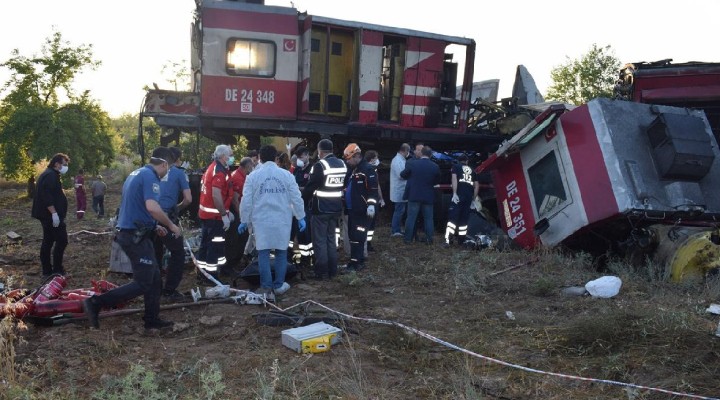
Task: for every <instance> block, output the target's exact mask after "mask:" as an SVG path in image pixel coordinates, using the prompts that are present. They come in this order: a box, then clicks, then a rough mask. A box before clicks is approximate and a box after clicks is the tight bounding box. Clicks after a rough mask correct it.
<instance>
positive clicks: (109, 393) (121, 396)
mask: <svg viewBox="0 0 720 400" xmlns="http://www.w3.org/2000/svg"><path fill="white" fill-rule="evenodd" d="M92 398H93V399H98V400H100V399H102V400H136V399H146V400H163V399H167V398H168V396H167V395H166V394H165V393H163V392H162V391H161V390H160V387H159V385H158V383H157V382H156V381H155V373H154V372H153V371H148V370H147V369H145V367H144V366H142V365H140V364H135V365H133V366H132V367H130V372H128V374H127V375H125V376H124V377H122V378H119V379H116V380H113V381H111V382H109V384H108V385H107V387H106V388H103V389H101V390H99V391H97V392H95V393H93V396H92Z"/></svg>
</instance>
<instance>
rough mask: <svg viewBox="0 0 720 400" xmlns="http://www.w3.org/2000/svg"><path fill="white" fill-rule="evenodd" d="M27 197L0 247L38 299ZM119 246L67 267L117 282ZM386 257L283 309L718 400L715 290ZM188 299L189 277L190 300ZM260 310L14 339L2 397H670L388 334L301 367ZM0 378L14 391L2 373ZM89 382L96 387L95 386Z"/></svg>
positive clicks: (549, 267)
mask: <svg viewBox="0 0 720 400" xmlns="http://www.w3.org/2000/svg"><path fill="white" fill-rule="evenodd" d="M118 185H119V184H115V185H114V186H113V184H111V185H110V191H109V196H108V200H109V205H108V210H111V209H112V208H111V207H113V205H116V204H117V201H118V200H119V196H118V195H117V191H118V190H119V186H118ZM13 190H15V191H14V192H13ZM22 190H23V189H22V188H18V189H9V190H6V191H0V233H1V232H4V231H5V230H7V229H10V228H12V229H13V230H16V231H17V232H18V233H20V234H21V235H23V237H24V239H23V242H22V243H21V244H16V243H10V242H9V241H8V240H7V239H6V238H0V249H2V250H0V251H2V253H3V255H2V257H3V258H6V259H8V260H9V263H8V264H7V265H3V266H2V271H0V280H2V281H3V282H4V283H5V284H6V285H9V286H13V287H17V286H25V287H29V288H32V287H33V286H34V285H36V284H37V283H38V282H39V275H38V274H37V272H38V271H39V266H38V265H37V250H38V247H39V232H40V229H39V224H37V223H36V221H34V220H31V219H29V218H28V217H27V215H28V213H29V204H30V203H29V202H28V201H27V200H26V199H23V196H22V193H21V191H22ZM68 198H69V200H70V201H71V204H70V208H71V209H72V208H73V207H74V204H73V203H72V202H73V198H72V196H70V195H69V196H68ZM69 224H71V225H70V226H69V227H68V230H70V231H75V230H79V229H89V230H100V229H103V228H104V226H105V225H104V222H102V221H96V220H94V219H89V220H83V221H80V222H78V221H69ZM108 247H109V246H108V242H107V240H104V239H96V238H90V237H73V238H72V239H71V243H70V246H69V247H68V251H67V252H66V256H67V259H68V268H69V269H71V271H72V272H73V281H72V284H73V286H74V287H81V286H84V285H86V284H87V283H88V281H89V279H91V278H93V279H94V278H98V277H100V276H102V275H103V274H105V273H106V270H107V256H108V254H109V249H108ZM375 247H376V248H377V251H376V252H374V253H371V255H370V258H369V260H368V262H367V265H368V268H367V269H366V270H365V271H362V272H361V273H359V274H348V275H344V276H342V277H340V279H336V280H335V281H333V282H329V283H322V284H317V283H314V282H291V284H292V285H293V289H292V290H291V291H290V292H288V295H287V296H286V297H288V299H287V300H286V304H283V305H285V306H287V305H289V304H294V303H295V302H299V301H302V300H305V299H308V298H312V299H315V300H318V301H320V302H322V303H323V304H326V305H328V306H330V307H333V308H336V309H338V310H341V311H343V312H348V313H351V314H354V315H358V316H365V317H374V318H385V319H388V320H393V321H397V322H401V323H403V324H406V325H409V326H413V327H416V328H418V329H421V330H422V331H425V332H427V333H429V334H432V335H435V336H437V337H439V338H441V339H443V340H447V341H449V342H451V343H454V344H457V345H459V346H461V347H463V348H466V349H468V350H471V351H474V352H477V353H480V354H483V355H486V356H488V357H495V358H498V359H501V360H504V361H507V362H511V363H516V364H519V365H524V366H528V367H532V368H538V369H542V370H547V371H553V372H561V373H569V374H578V375H582V376H591V377H596V378H603V379H615V380H621V381H626V382H633V383H638V384H645V385H651V386H659V387H663V388H666V389H671V390H679V391H688V392H692V393H695V394H701V395H706V396H711V395H713V394H717V393H720V383H718V380H717V378H716V377H717V376H718V375H719V374H720V367H719V366H720V340H718V338H716V337H714V336H713V335H712V333H713V332H714V331H715V328H716V327H717V324H718V320H717V317H716V316H712V315H708V314H706V313H705V312H704V310H705V308H706V307H707V305H708V303H710V302H719V301H720V281H718V279H715V280H709V281H707V282H705V283H703V284H702V285H696V284H687V285H672V284H668V283H665V282H664V281H663V280H662V279H661V278H660V275H659V271H654V270H652V269H651V268H650V269H648V268H646V269H634V268H630V267H628V266H627V265H626V264H623V263H621V262H611V263H610V264H609V266H610V270H609V271H607V272H606V273H608V274H610V273H612V274H617V275H619V276H620V277H621V278H622V280H623V287H622V290H621V292H620V294H619V295H618V296H617V297H615V298H612V299H594V298H591V297H564V296H562V295H561V294H560V291H561V289H562V288H564V287H567V286H582V285H584V284H585V283H586V282H588V281H589V280H592V279H595V278H597V277H599V276H601V275H603V273H600V272H598V271H597V270H596V268H595V266H594V265H593V262H592V260H591V259H590V258H589V257H588V256H587V255H586V254H582V253H581V254H572V253H567V252H563V251H560V250H556V249H538V250H536V251H532V252H527V251H498V250H492V249H485V250H482V251H471V250H461V249H457V248H453V249H449V250H447V249H442V248H441V247H439V246H432V247H429V246H424V245H405V244H402V241H395V240H394V239H392V240H391V239H390V238H389V232H388V229H387V227H386V226H383V225H381V226H380V227H379V228H378V229H377V230H376V242H375ZM528 261H532V262H528ZM518 265H521V266H519V267H518V268H515V269H510V268H511V267H513V266H518ZM649 267H652V266H649ZM501 271H505V272H501ZM33 272H34V273H33ZM493 274H495V275H493ZM109 278H110V279H111V280H114V281H116V282H117V283H124V282H125V281H126V280H124V278H119V277H117V276H112V275H111V276H110V277H109ZM191 286H192V287H194V286H195V282H194V278H193V276H192V274H189V276H188V277H187V278H186V279H185V281H184V283H183V286H182V289H183V290H186V289H189V287H191ZM139 304H141V303H133V306H137V305H139ZM260 311H262V309H259V308H257V307H253V306H237V305H216V306H209V307H203V308H187V309H181V310H174V311H172V312H169V313H167V314H164V316H167V317H168V318H170V319H173V320H175V321H181V322H187V323H189V324H190V328H188V329H187V330H185V331H183V332H179V333H175V334H169V335H167V336H160V337H152V338H148V337H143V336H142V332H139V331H138V329H137V327H138V326H139V324H140V321H139V317H137V316H132V317H122V318H114V319H107V320H103V322H102V324H101V325H102V327H101V329H100V330H88V329H86V328H85V326H84V325H66V326H62V327H53V328H38V327H34V326H30V327H29V329H28V330H26V331H18V330H17V329H16V328H15V326H14V325H13V327H12V329H10V330H9V331H8V330H7V329H9V328H8V327H6V328H2V329H3V331H2V338H3V339H2V340H4V342H0V343H10V340H12V341H13V342H12V343H13V349H14V356H13V357H14V359H12V362H10V361H8V360H10V359H11V357H10V356H6V354H9V353H7V350H4V349H6V348H7V346H6V347H0V357H1V358H0V366H2V368H7V367H6V366H5V365H6V364H2V362H3V361H4V360H5V362H6V363H9V364H12V370H13V371H14V374H15V375H14V377H13V379H15V381H17V382H25V386H24V387H23V388H22V390H20V389H17V386H16V389H14V391H13V392H12V395H11V396H12V397H8V396H10V394H8V393H11V392H8V391H5V392H3V391H2V390H0V392H2V394H0V398H32V399H46V398H47V399H50V398H52V399H79V398H91V397H92V396H93V395H94V394H97V393H98V391H99V390H101V389H107V390H110V389H112V388H115V389H116V390H117V388H118V387H119V386H117V385H120V384H122V382H123V379H125V378H127V377H128V375H130V373H131V372H133V370H132V367H133V366H134V365H142V366H143V368H145V371H144V372H143V373H138V371H134V372H133V373H134V375H133V376H134V377H135V378H136V379H135V380H140V381H144V380H145V379H146V378H147V377H148V376H149V375H148V372H153V374H154V375H153V378H152V382H153V384H154V385H156V386H154V387H156V388H157V391H156V393H164V394H165V395H166V397H165V398H177V399H194V398H208V396H215V397H214V398H221V396H222V397H224V398H263V399H271V398H272V399H318V398H323V399H338V398H344V399H419V398H428V399H430V398H431V399H558V400H559V399H570V398H573V399H575V398H577V399H580V398H592V399H618V398H625V397H627V398H634V399H657V398H664V397H658V396H657V395H653V394H651V393H648V392H645V391H640V392H631V393H628V392H626V391H625V390H623V389H622V388H619V387H614V386H607V385H599V384H588V383H583V382H578V381H572V380H563V379H559V378H550V377H547V376H542V375H537V374H532V373H528V372H523V371H519V370H516V369H512V368H509V367H505V366H501V365H498V364H495V363H492V362H488V361H483V360H480V359H477V358H474V357H470V356H468V355H466V354H462V353H459V352H457V351H454V350H451V349H449V348H447V347H444V346H441V345H440V344H437V343H433V342H431V341H429V340H427V339H424V338H421V337H419V336H417V335H414V334H412V333H409V332H407V331H404V330H402V329H400V328H397V327H394V326H386V325H373V324H367V323H353V324H352V326H348V327H346V329H345V331H344V333H343V336H344V342H343V343H342V344H341V345H338V346H334V347H333V348H332V349H331V351H330V352H327V353H322V354H315V355H299V354H294V353H293V352H291V351H290V350H288V349H286V348H284V347H283V346H282V345H281V344H280V331H281V330H282V329H284V328H278V327H265V326H259V325H257V324H255V323H254V321H253V319H252V314H253V313H255V312H260ZM507 312H511V313H512V315H513V317H514V319H510V318H509V317H508V313H507ZM203 315H210V316H212V315H222V316H223V321H222V322H221V323H220V324H219V325H218V326H213V327H207V326H203V325H200V324H199V323H198V320H199V318H200V317H201V316H203ZM8 323H9V322H5V321H3V324H8ZM3 326H4V325H3ZM8 332H12V335H14V336H9V334H8ZM10 338H12V339H10ZM20 339H26V342H25V343H21V342H20ZM4 346H5V345H4ZM199 360H200V361H199ZM0 373H1V374H2V376H3V377H9V376H10V375H9V374H8V373H7V372H5V369H2V370H0ZM6 379H7V378H6ZM88 380H90V381H91V382H93V383H94V386H89V385H86V384H85V383H84V382H87V381H88ZM222 385H225V386H224V387H223V386H222ZM208 394H210V395H208ZM3 396H5V397H3Z"/></svg>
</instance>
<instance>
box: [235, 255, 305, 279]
mask: <svg viewBox="0 0 720 400" xmlns="http://www.w3.org/2000/svg"><path fill="white" fill-rule="evenodd" d="M276 261H277V259H274V258H273V259H270V272H271V273H272V277H273V280H275V262H276ZM284 261H285V262H286V263H287V265H288V266H287V272H285V281H286V282H289V281H290V280H291V279H293V278H294V277H295V275H296V274H297V272H298V271H297V268H295V265H294V264H292V263H288V262H287V260H284ZM240 277H241V278H243V279H244V280H246V281H247V282H248V283H250V284H252V285H255V286H259V285H260V269H259V267H258V260H257V257H256V258H253V260H252V262H250V264H248V266H247V267H245V269H244V270H243V271H242V272H241V273H240Z"/></svg>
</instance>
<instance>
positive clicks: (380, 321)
mask: <svg viewBox="0 0 720 400" xmlns="http://www.w3.org/2000/svg"><path fill="white" fill-rule="evenodd" d="M303 305H305V306H307V305H316V306H318V307H320V308H323V309H325V310H327V311H329V312H331V313H334V314H337V315H340V316H342V317H345V318H349V319H354V320H357V321H363V322H370V323H375V324H381V325H392V326H396V327H398V328H401V329H404V330H406V331H409V332H412V333H414V334H416V335H418V336H420V337H424V338H425V339H428V340H430V341H433V342H435V343H438V344H441V345H443V346H445V347H449V348H451V349H454V350H457V351H460V352H463V353H465V354H468V355H471V356H473V357H477V358H480V359H483V360H485V361H489V362H492V363H495V364H500V365H503V366H506V367H510V368H515V369H519V370H522V371H526V372H532V373H536V374H541V375H549V376H555V377H558V378H564V379H573V380H580V381H585V382H597V383H604V384H608V385H615V386H622V387H625V388H630V389H641V390H648V391H652V392H659V393H665V394H669V395H673V396H682V397H687V398H692V399H702V400H720V398H717V397H707V396H700V395H695V394H690V393H682V392H675V391H672V390H667V389H661V388H656V387H650V386H643V385H637V384H634V383H627V382H620V381H613V380H609V379H596V378H587V377H583V376H577V375H568V374H561V373H558V372H549V371H543V370H539V369H535V368H529V367H525V366H522V365H518V364H513V363H510V362H507V361H503V360H499V359H497V358H492V357H488V356H484V355H482V354H479V353H475V352H474V351H470V350H467V349H464V348H462V347H460V346H457V345H455V344H452V343H450V342H447V341H445V340H442V339H440V338H437V337H435V336H433V335H430V334H429V333H425V332H423V331H421V330H419V329H416V328H413V327H411V326H407V325H405V324H402V323H400V322H396V321H390V320H385V319H378V318H364V317H356V316H354V315H350V314H346V313H343V312H340V311H336V310H334V309H332V308H330V307H328V306H325V305H323V304H320V303H318V302H316V301H314V300H306V301H303V302H301V303H298V304H295V305H293V306H290V307H287V308H284V309H282V310H281V311H288V310H290V309H293V308H296V307H300V306H303ZM276 308H277V307H276Z"/></svg>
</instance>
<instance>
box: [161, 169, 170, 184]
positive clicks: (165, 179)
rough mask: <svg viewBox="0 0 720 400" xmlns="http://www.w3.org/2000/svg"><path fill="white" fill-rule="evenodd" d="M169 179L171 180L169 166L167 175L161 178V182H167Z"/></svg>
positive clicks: (166, 171)
mask: <svg viewBox="0 0 720 400" xmlns="http://www.w3.org/2000/svg"><path fill="white" fill-rule="evenodd" d="M169 178H170V166H169V165H168V168H167V170H165V175H164V176H163V177H162V178H160V182H167V181H168V179H169Z"/></svg>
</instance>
